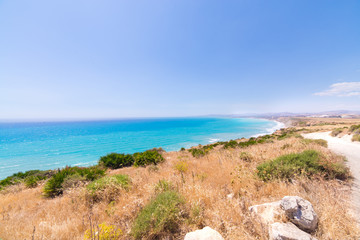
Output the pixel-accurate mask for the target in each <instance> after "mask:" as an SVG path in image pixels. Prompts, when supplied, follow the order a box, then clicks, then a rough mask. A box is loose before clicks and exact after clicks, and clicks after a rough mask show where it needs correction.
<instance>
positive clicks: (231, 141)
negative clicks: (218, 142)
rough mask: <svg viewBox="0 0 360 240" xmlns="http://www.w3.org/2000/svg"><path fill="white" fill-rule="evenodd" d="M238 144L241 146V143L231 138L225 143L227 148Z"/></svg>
mask: <svg viewBox="0 0 360 240" xmlns="http://www.w3.org/2000/svg"><path fill="white" fill-rule="evenodd" d="M238 146H239V144H238V142H237V141H235V140H230V141H228V142H227V143H225V144H224V148H225V149H227V148H236V147H238Z"/></svg>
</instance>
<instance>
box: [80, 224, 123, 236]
mask: <svg viewBox="0 0 360 240" xmlns="http://www.w3.org/2000/svg"><path fill="white" fill-rule="evenodd" d="M121 235H122V231H121V230H120V229H119V228H117V227H116V226H114V225H107V224H106V223H102V224H99V225H98V226H91V228H90V229H88V230H86V232H85V235H84V240H117V239H119V238H120V236H121Z"/></svg>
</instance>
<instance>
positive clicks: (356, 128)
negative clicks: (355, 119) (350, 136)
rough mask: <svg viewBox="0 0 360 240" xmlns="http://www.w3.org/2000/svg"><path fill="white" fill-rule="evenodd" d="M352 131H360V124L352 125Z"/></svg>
mask: <svg viewBox="0 0 360 240" xmlns="http://www.w3.org/2000/svg"><path fill="white" fill-rule="evenodd" d="M349 132H350V133H355V134H356V133H360V124H359V125H352V126H351V127H350V129H349Z"/></svg>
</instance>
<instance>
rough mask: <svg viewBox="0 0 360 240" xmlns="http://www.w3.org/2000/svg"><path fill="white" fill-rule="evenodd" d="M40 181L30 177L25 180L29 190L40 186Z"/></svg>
mask: <svg viewBox="0 0 360 240" xmlns="http://www.w3.org/2000/svg"><path fill="white" fill-rule="evenodd" d="M38 181H39V179H38V178H37V177H35V176H30V177H28V178H26V180H25V186H26V187H27V188H34V187H36V186H37V185H38Z"/></svg>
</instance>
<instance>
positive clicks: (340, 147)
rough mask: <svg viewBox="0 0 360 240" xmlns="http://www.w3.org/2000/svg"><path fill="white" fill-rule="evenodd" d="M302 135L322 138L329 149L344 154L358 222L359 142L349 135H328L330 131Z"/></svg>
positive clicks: (359, 219)
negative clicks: (351, 178)
mask: <svg viewBox="0 0 360 240" xmlns="http://www.w3.org/2000/svg"><path fill="white" fill-rule="evenodd" d="M304 137H306V138H311V139H324V140H326V141H327V142H328V147H329V149H330V150H332V151H333V152H335V153H337V154H341V155H344V156H345V157H346V158H347V160H348V161H347V165H348V166H349V168H350V170H351V173H352V175H353V177H354V178H355V179H354V184H353V188H352V190H353V201H352V202H353V204H354V208H355V216H356V217H357V219H358V221H359V222H360V142H352V141H351V136H350V135H345V136H343V137H341V138H338V137H332V136H330V132H315V133H309V134H304Z"/></svg>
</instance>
